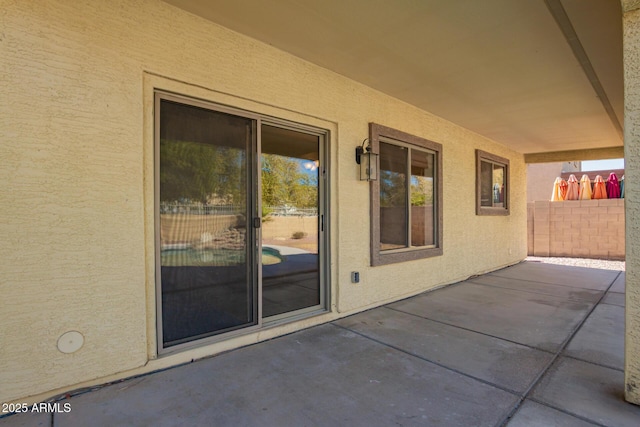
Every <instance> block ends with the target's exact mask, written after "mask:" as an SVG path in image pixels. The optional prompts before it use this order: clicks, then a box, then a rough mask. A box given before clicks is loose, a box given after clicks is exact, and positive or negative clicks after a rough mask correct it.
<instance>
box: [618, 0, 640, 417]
mask: <svg viewBox="0 0 640 427" xmlns="http://www.w3.org/2000/svg"><path fill="white" fill-rule="evenodd" d="M621 2H622V13H623V17H622V19H623V34H624V35H623V45H624V92H625V95H624V152H625V215H626V219H627V221H626V225H625V232H626V244H625V246H626V261H627V262H626V270H627V271H626V314H625V316H626V331H625V369H624V373H625V398H626V400H627V401H629V402H631V403H635V404H636V405H640V1H639V0H621Z"/></svg>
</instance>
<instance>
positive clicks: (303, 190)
mask: <svg viewBox="0 0 640 427" xmlns="http://www.w3.org/2000/svg"><path fill="white" fill-rule="evenodd" d="M261 131H262V134H261V147H262V150H261V169H262V176H261V178H262V179H261V181H262V218H263V223H262V232H261V234H262V242H261V243H262V317H263V318H269V317H273V316H277V315H281V314H284V313H291V312H294V311H298V310H301V309H305V308H309V307H314V306H318V305H320V303H321V289H320V260H319V252H320V251H319V235H320V234H319V233H320V223H319V218H320V217H319V215H318V212H319V189H320V187H319V178H320V174H319V170H320V169H319V166H320V137H319V136H317V135H312V134H307V133H303V132H300V131H295V130H290V129H285V128H280V127H276V126H270V125H263V126H262V127H261Z"/></svg>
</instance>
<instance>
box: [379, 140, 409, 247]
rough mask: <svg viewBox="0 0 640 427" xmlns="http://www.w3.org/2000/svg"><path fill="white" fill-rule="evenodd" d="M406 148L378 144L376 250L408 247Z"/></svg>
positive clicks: (382, 143)
mask: <svg viewBox="0 0 640 427" xmlns="http://www.w3.org/2000/svg"><path fill="white" fill-rule="evenodd" d="M408 169H409V168H408V167H407V149H406V148H404V147H398V146H396V145H392V144H386V143H384V142H381V143H380V249H381V250H383V251H384V250H389V249H398V248H405V247H407V246H408V237H407V234H408V233H407V214H408V207H407V170H408Z"/></svg>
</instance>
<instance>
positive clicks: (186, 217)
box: [158, 99, 257, 348]
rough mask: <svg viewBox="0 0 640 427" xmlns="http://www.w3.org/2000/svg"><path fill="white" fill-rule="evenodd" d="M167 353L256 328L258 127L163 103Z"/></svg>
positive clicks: (227, 116)
mask: <svg viewBox="0 0 640 427" xmlns="http://www.w3.org/2000/svg"><path fill="white" fill-rule="evenodd" d="M159 107H160V116H159V120H160V122H159V135H160V141H159V171H158V173H159V216H160V218H159V219H160V221H159V228H160V230H159V252H160V254H159V262H160V281H161V282H160V288H161V298H162V301H161V313H162V319H161V322H162V328H161V331H162V333H161V336H162V347H163V348H167V347H170V346H174V345H178V344H181V343H184V342H188V341H192V340H195V339H200V338H204V337H207V336H211V335H216V334H220V333H223V332H227V331H231V330H234V329H238V328H241V327H246V326H249V325H255V324H257V292H256V285H255V283H256V281H255V280H254V270H253V269H252V267H251V266H252V265H254V261H252V260H253V251H252V248H253V247H254V245H253V244H252V243H251V242H253V241H254V238H255V237H254V233H253V229H252V228H251V226H250V223H249V222H248V219H250V218H252V217H253V216H254V215H253V214H252V212H253V210H252V208H251V207H252V206H254V205H255V204H254V202H253V201H252V200H251V194H253V192H251V191H249V190H248V189H249V188H250V185H251V182H252V180H251V176H252V169H251V164H252V162H251V153H252V151H253V149H254V146H255V143H254V142H255V139H256V135H255V133H256V132H255V120H251V119H247V118H244V117H238V116H235V115H231V114H226V113H222V112H218V111H213V110H209V109H206V108H201V107H199V106H194V105H187V104H184V103H178V102H173V101H171V100H167V99H160V102H159Z"/></svg>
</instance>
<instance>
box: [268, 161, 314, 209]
mask: <svg viewBox="0 0 640 427" xmlns="http://www.w3.org/2000/svg"><path fill="white" fill-rule="evenodd" d="M262 203H263V205H265V206H284V205H290V206H294V207H298V208H313V207H316V206H317V205H318V176H317V172H316V173H315V174H311V173H306V172H302V171H301V169H300V163H299V162H298V160H296V159H295V158H292V157H286V156H280V155H277V154H263V155H262Z"/></svg>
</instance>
